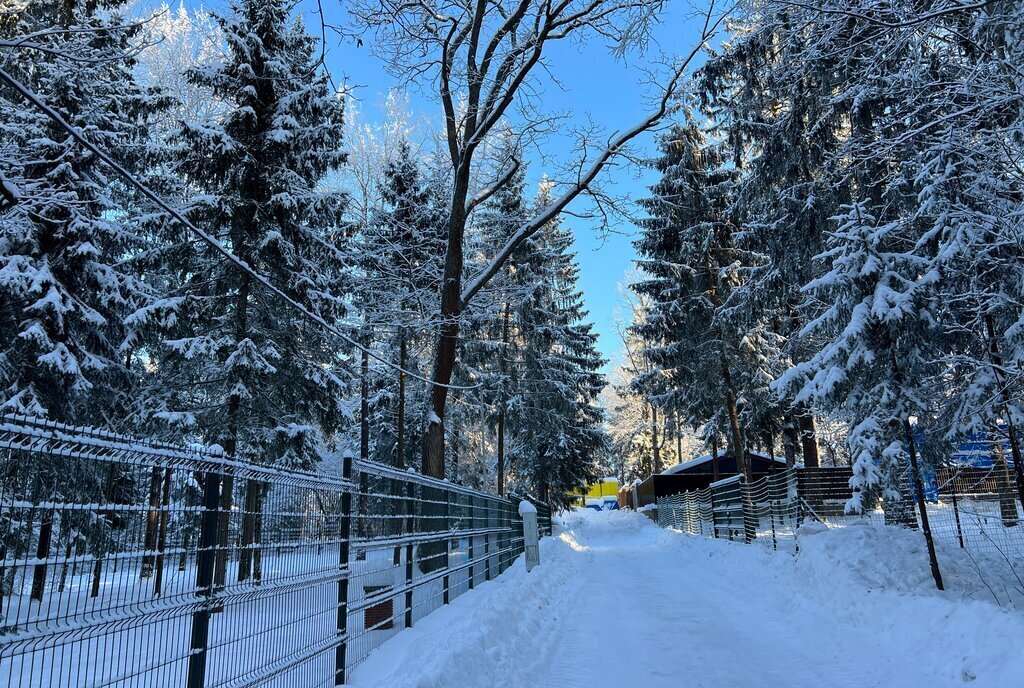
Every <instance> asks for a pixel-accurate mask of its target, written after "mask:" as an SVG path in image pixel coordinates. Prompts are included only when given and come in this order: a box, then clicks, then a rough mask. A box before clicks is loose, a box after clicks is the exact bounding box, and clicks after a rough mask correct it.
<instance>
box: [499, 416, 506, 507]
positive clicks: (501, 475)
mask: <svg viewBox="0 0 1024 688" xmlns="http://www.w3.org/2000/svg"><path fill="white" fill-rule="evenodd" d="M498 495H499V496H501V497H504V496H505V408H504V406H502V408H501V410H500V411H498Z"/></svg>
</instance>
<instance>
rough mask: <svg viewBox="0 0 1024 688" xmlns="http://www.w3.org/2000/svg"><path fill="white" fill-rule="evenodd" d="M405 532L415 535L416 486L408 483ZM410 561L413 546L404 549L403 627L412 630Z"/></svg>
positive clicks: (406, 488)
mask: <svg viewBox="0 0 1024 688" xmlns="http://www.w3.org/2000/svg"><path fill="white" fill-rule="evenodd" d="M405 495H406V503H405V518H406V521H405V530H406V532H407V533H409V535H410V536H412V535H413V534H415V533H416V515H415V514H416V485H415V483H413V482H408V483H406V485H405ZM412 560H413V544H412V543H411V542H410V543H409V544H408V545H406V547H405V627H406V628H412Z"/></svg>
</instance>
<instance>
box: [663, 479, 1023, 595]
mask: <svg viewBox="0 0 1024 688" xmlns="http://www.w3.org/2000/svg"><path fill="white" fill-rule="evenodd" d="M999 471H1002V474H999ZM852 475H853V472H852V470H851V469H850V468H849V467H848V466H845V467H824V468H808V469H789V470H786V471H780V472H778V473H774V474H772V475H768V476H765V477H763V478H761V479H760V480H757V481H755V482H753V483H749V484H748V483H743V482H742V481H741V479H740V477H739V476H732V477H730V478H727V479H725V480H722V481H719V482H718V483H715V484H714V485H712V486H711V488H708V489H706V490H700V491H692V492H686V493H683V494H679V495H672V496H669V497H660V498H659V499H658V523H659V525H662V526H663V527H670V528H678V529H679V530H682V531H685V532H688V533H692V534H695V535H703V536H705V537H722V538H729V539H743V540H745V541H747V542H756V543H759V544H761V545H763V546H766V547H767V546H770V547H772V548H773V549H782V550H786V551H790V552H794V551H796V549H797V534H798V529H799V528H800V525H801V523H803V522H807V521H812V522H818V523H820V524H822V525H824V526H827V527H829V528H840V527H845V526H850V525H856V524H866V525H879V526H880V525H896V526H901V527H904V528H911V529H920V528H922V527H923V524H922V520H921V509H920V505H918V504H917V503H916V499H915V498H914V490H913V489H912V487H913V485H912V481H911V479H910V475H909V471H908V472H907V473H906V474H905V475H901V476H898V489H897V490H896V491H895V493H898V495H899V496H898V498H894V499H890V500H889V502H888V503H886V502H885V500H883V499H882V491H881V489H876V490H875V491H873V492H868V493H865V494H862V495H861V503H862V504H863V509H862V510H861V511H859V512H850V511H848V505H849V504H850V502H851V498H852V497H853V491H852V489H851V487H850V478H851V477H852ZM924 487H925V489H924V492H925V495H926V499H925V509H926V511H927V514H928V520H929V524H930V527H931V531H932V535H933V538H934V540H935V541H936V542H937V543H941V544H942V545H944V546H947V547H955V548H959V549H963V550H966V552H967V553H968V554H969V555H970V557H971V558H972V559H977V558H978V557H984V558H987V559H988V560H989V561H997V562H998V563H1000V564H1001V565H1002V568H1007V569H1009V570H1010V571H1011V575H1013V574H1014V573H1016V572H1019V571H1022V570H1024V509H1022V507H1021V504H1020V501H1019V500H1018V499H1017V496H1016V492H1015V485H1014V483H1013V478H1012V476H1011V475H1010V474H1009V471H1008V470H1007V469H1006V467H1005V465H1003V466H995V467H988V468H976V467H948V468H942V469H940V470H939V471H937V472H936V474H935V476H934V479H933V478H932V477H931V474H928V475H927V476H926V477H925V479H924Z"/></svg>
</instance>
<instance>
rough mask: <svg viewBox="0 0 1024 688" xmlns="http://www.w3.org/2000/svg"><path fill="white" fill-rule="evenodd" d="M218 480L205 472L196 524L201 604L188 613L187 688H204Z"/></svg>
mask: <svg viewBox="0 0 1024 688" xmlns="http://www.w3.org/2000/svg"><path fill="white" fill-rule="evenodd" d="M220 483H221V476H220V474H219V473H216V472H214V471H207V472H206V476H205V478H204V480H203V516H202V519H201V521H200V524H199V549H198V552H197V553H196V591H195V592H196V595H197V596H199V597H203V598H206V601H205V603H204V604H203V605H202V606H201V607H200V608H199V609H197V610H196V611H194V612H192V640H191V644H190V647H191V650H192V651H191V653H190V655H189V659H188V676H187V677H186V680H185V685H186V686H187V687H188V688H203V686H205V685H206V652H207V645H208V642H209V638H210V611H211V608H212V606H213V569H214V563H215V561H216V558H217V556H216V555H217V552H216V550H217V531H218V529H219V525H220V518H219V516H220Z"/></svg>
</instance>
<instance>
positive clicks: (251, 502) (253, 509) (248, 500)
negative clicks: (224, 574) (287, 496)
mask: <svg viewBox="0 0 1024 688" xmlns="http://www.w3.org/2000/svg"><path fill="white" fill-rule="evenodd" d="M262 497H263V483H262V482H261V481H259V480H247V481H246V482H245V506H244V511H243V512H242V547H241V550H240V552H239V554H238V582H239V583H241V582H242V581H245V580H248V579H249V578H250V577H251V576H252V575H253V562H254V561H255V560H256V559H257V558H258V550H257V548H256V546H257V545H258V543H259V538H258V537H257V532H256V531H257V522H258V520H259V517H260V512H261V511H262V510H263V503H262V502H263V499H262Z"/></svg>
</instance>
